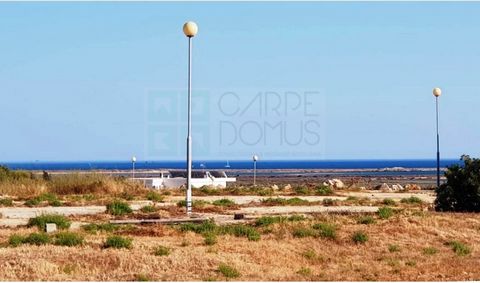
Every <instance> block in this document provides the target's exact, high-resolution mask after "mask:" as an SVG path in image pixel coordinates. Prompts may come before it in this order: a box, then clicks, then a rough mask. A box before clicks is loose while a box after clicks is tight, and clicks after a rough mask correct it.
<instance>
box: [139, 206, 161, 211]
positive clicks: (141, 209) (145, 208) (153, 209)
mask: <svg viewBox="0 0 480 283" xmlns="http://www.w3.org/2000/svg"><path fill="white" fill-rule="evenodd" d="M140 211H141V212H143V213H152V212H155V211H157V209H156V208H155V206H153V205H146V206H143V207H142V208H140Z"/></svg>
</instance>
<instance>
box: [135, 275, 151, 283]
mask: <svg viewBox="0 0 480 283" xmlns="http://www.w3.org/2000/svg"><path fill="white" fill-rule="evenodd" d="M133 281H136V282H149V281H155V280H153V279H152V278H151V277H150V276H148V275H145V274H138V275H137V276H136V277H135V280H133Z"/></svg>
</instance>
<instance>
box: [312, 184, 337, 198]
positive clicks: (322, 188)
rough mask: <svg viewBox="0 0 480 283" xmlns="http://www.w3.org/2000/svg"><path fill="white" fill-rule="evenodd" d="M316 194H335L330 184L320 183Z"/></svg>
mask: <svg viewBox="0 0 480 283" xmlns="http://www.w3.org/2000/svg"><path fill="white" fill-rule="evenodd" d="M315 194H316V195H319V196H329V195H332V194H333V190H332V189H331V188H330V187H329V186H324V185H319V186H317V187H316V188H315Z"/></svg>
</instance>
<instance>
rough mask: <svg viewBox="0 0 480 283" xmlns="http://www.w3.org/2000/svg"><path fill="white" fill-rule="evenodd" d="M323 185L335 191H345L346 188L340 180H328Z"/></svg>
mask: <svg viewBox="0 0 480 283" xmlns="http://www.w3.org/2000/svg"><path fill="white" fill-rule="evenodd" d="M323 185H324V186H329V187H331V188H333V189H343V188H344V187H345V184H343V182H342V181H341V180H339V179H331V180H328V181H327V182H323Z"/></svg>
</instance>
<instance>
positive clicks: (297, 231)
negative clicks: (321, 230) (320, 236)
mask: <svg viewBox="0 0 480 283" xmlns="http://www.w3.org/2000/svg"><path fill="white" fill-rule="evenodd" d="M292 235H293V237H295V238H306V237H315V236H317V231H315V230H313V229H311V228H307V227H297V228H294V229H293V231H292Z"/></svg>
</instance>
